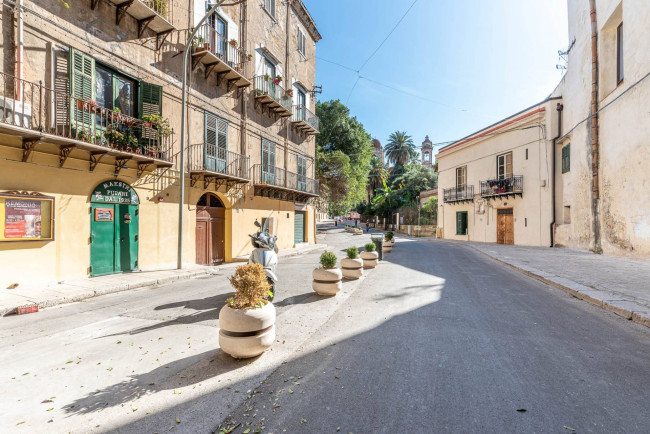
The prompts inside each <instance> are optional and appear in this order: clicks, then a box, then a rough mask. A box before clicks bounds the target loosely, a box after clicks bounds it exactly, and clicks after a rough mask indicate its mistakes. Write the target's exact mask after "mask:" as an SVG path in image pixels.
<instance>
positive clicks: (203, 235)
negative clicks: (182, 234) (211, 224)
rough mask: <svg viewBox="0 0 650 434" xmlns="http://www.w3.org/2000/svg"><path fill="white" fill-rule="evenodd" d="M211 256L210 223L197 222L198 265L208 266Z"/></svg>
mask: <svg viewBox="0 0 650 434" xmlns="http://www.w3.org/2000/svg"><path fill="white" fill-rule="evenodd" d="M208 255H209V245H208V221H207V220H197V221H196V263H197V264H202V265H207V264H208V257H209V256H208Z"/></svg>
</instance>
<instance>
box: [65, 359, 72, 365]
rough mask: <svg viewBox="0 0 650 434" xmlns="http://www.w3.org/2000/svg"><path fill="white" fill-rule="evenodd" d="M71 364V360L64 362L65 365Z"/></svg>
mask: <svg viewBox="0 0 650 434" xmlns="http://www.w3.org/2000/svg"><path fill="white" fill-rule="evenodd" d="M72 362H73V361H72V360H69V361H67V362H65V364H66V365H67V364H68V363H72Z"/></svg>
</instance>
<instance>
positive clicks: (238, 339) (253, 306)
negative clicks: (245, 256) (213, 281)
mask: <svg viewBox="0 0 650 434" xmlns="http://www.w3.org/2000/svg"><path fill="white" fill-rule="evenodd" d="M229 280H230V284H231V285H232V286H233V288H235V294H234V296H233V297H231V298H229V299H228V300H226V305H225V306H224V307H223V308H222V309H221V311H219V326H220V327H221V329H220V330H219V346H220V347H221V349H222V350H223V351H224V352H225V353H227V354H230V355H231V356H232V357H234V358H236V359H244V358H249V357H255V356H258V355H260V354H262V353H263V352H264V351H266V350H267V349H268V348H270V347H271V344H273V341H274V340H275V307H274V306H273V303H271V302H270V301H268V300H266V297H268V296H269V295H270V294H269V291H270V289H271V285H269V282H268V280H267V278H266V273H265V272H264V268H263V267H262V265H261V264H246V265H240V266H239V267H237V268H236V269H235V274H234V275H233V276H232V277H230V279H229Z"/></svg>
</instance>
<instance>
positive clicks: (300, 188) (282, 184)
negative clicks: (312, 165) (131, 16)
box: [253, 164, 319, 196]
mask: <svg viewBox="0 0 650 434" xmlns="http://www.w3.org/2000/svg"><path fill="white" fill-rule="evenodd" d="M253 184H255V185H268V186H271V187H278V188H280V189H284V190H291V191H295V192H302V193H304V194H306V195H309V196H318V187H319V186H318V181H317V180H315V179H312V178H308V177H307V176H305V175H300V174H297V173H294V172H289V171H288V170H285V169H280V168H279V167H274V168H266V167H263V166H262V165H261V164H256V165H254V166H253Z"/></svg>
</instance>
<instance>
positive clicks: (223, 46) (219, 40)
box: [206, 14, 228, 60]
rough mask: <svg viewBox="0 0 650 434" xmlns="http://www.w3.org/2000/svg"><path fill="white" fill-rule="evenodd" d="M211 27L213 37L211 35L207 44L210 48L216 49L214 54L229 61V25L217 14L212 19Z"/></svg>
mask: <svg viewBox="0 0 650 434" xmlns="http://www.w3.org/2000/svg"><path fill="white" fill-rule="evenodd" d="M210 27H211V28H212V31H211V33H212V35H210V40H209V41H206V42H207V43H209V44H210V47H214V54H216V55H217V56H219V57H220V58H222V59H224V60H227V59H226V56H227V54H228V23H226V20H224V19H223V18H221V17H220V16H218V15H216V14H215V15H212V17H210Z"/></svg>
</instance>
